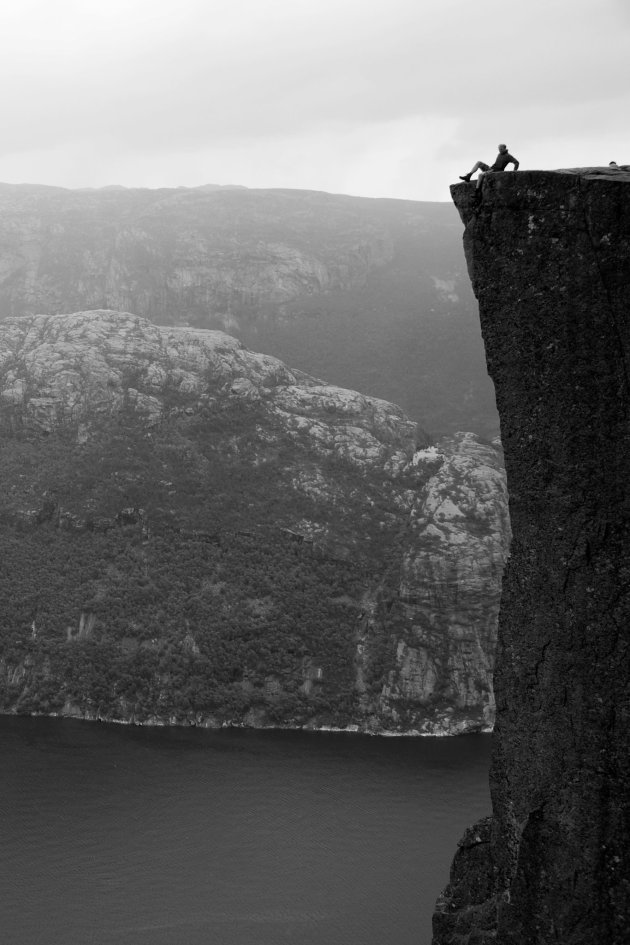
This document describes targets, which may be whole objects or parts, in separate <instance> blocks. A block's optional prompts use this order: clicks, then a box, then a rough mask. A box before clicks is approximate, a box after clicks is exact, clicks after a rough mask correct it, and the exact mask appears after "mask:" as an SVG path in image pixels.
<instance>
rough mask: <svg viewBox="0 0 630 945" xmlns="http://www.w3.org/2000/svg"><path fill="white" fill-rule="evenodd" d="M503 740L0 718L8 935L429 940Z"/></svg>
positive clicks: (0, 910)
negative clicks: (492, 754) (437, 905)
mask: <svg viewBox="0 0 630 945" xmlns="http://www.w3.org/2000/svg"><path fill="white" fill-rule="evenodd" d="M489 744H490V739H489V736H483V735H479V736H463V737H457V738H439V739H437V738H413V739H411V738H371V737H368V736H357V735H336V734H335V735H333V734H306V733H292V732H250V731H241V730H237V731H220V732H207V731H196V730H190V729H148V728H132V727H126V726H115V725H103V724H98V723H85V722H76V721H72V720H58V719H28V718H10V717H0V752H1V757H2V766H1V768H0V832H1V834H0V835H1V837H2V859H1V864H2V865H1V867H0V870H1V871H2V875H1V876H0V884H1V885H0V890H1V892H0V895H1V897H2V898H1V902H0V929H1V930H2V932H1V939H2V941H4V942H6V943H7V945H282V943H295V945H429V943H430V940H431V912H432V909H433V904H434V901H435V898H436V896H437V894H438V893H439V891H440V889H441V888H442V887H443V886H444V885H445V883H446V882H447V879H448V869H449V865H450V861H451V859H452V856H453V853H454V850H455V846H456V842H457V840H458V839H459V837H460V836H461V834H462V832H463V830H464V828H465V826H466V825H467V824H469V823H470V822H472V821H473V820H475V819H476V818H477V817H480V816H483V815H484V814H486V813H487V812H488V810H489V798H488V788H487V768H488V761H489Z"/></svg>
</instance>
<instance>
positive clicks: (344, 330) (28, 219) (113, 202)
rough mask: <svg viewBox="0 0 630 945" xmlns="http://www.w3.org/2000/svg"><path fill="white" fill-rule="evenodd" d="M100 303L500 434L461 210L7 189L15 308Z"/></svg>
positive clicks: (216, 195)
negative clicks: (212, 332)
mask: <svg viewBox="0 0 630 945" xmlns="http://www.w3.org/2000/svg"><path fill="white" fill-rule="evenodd" d="M96 309H108V310H118V311H130V312H134V313H136V314H137V315H140V316H142V317H144V318H146V319H148V320H150V321H152V322H154V323H155V324H163V325H164V324H167V325H178V326H189V327H197V328H209V329H219V330H222V331H227V332H229V333H230V334H231V335H235V336H237V337H238V338H239V339H240V340H241V341H243V342H244V343H245V344H246V345H247V346H248V347H250V348H252V349H254V350H257V351H266V352H267V353H269V354H273V355H275V356H276V357H279V358H281V359H282V360H283V361H285V362H286V363H288V364H291V365H292V366H293V367H297V368H299V369H301V370H303V371H306V372H308V373H310V374H315V375H316V376H318V377H324V378H326V380H328V381H329V382H330V383H333V384H337V385H339V386H342V387H346V388H353V389H356V390H361V391H364V392H366V393H371V394H373V395H375V396H377V397H380V398H384V399H386V400H389V401H393V402H395V403H399V404H401V406H402V407H403V409H404V410H405V412H406V413H407V414H409V415H410V416H411V417H413V419H415V420H417V421H419V422H422V424H423V426H425V427H427V428H428V429H430V430H432V431H434V432H435V433H436V434H437V433H446V432H454V431H456V430H460V429H463V430H474V431H475V432H477V433H479V434H481V435H483V436H489V437H493V436H495V435H496V432H497V429H498V424H497V417H496V410H495V406H494V397H493V393H492V387H491V384H490V383H489V381H488V378H487V375H486V372H485V367H484V361H483V348H482V345H481V340H480V337H479V321H478V315H477V308H476V305H475V302H474V298H473V296H472V293H471V291H470V286H469V284H468V279H467V277H466V273H465V266H464V260H463V257H462V253H461V247H460V245H459V221H458V220H457V214H456V213H455V211H454V209H453V207H452V206H450V205H449V204H428V203H417V202H414V201H402V200H368V199H365V198H360V197H350V196H344V195H340V194H326V193H317V192H314V191H291V190H248V189H246V188H228V189H216V188H215V189H209V188H204V187H200V188H194V189H189V188H177V189H175V190H165V189H163V190H127V189H125V188H116V189H111V188H105V189H103V190H83V191H70V190H64V189H62V188H56V187H34V186H26V185H24V186H13V185H8V184H0V318H5V317H10V316H14V315H27V314H36V313H38V312H46V313H48V314H59V313H65V312H74V311H82V310H96Z"/></svg>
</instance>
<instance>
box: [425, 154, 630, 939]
mask: <svg viewBox="0 0 630 945" xmlns="http://www.w3.org/2000/svg"><path fill="white" fill-rule="evenodd" d="M452 194H453V198H454V201H455V204H456V205H457V208H458V210H459V212H460V215H461V217H462V220H463V222H464V224H465V227H466V230H465V236H464V245H465V250H466V256H467V261H468V267H469V272H470V275H471V279H472V283H473V289H474V291H475V294H476V296H477V298H478V300H479V304H480V310H481V322H482V332H483V336H484V343H485V347H486V356H487V362H488V369H489V373H490V375H491V377H492V378H493V380H494V383H495V388H496V395H497V406H498V409H499V414H500V418H501V432H502V441H503V447H504V451H505V461H506V468H507V477H508V491H509V495H510V517H511V522H512V529H513V540H512V546H511V554H510V558H509V560H508V564H507V566H506V570H505V573H504V578H503V596H502V601H501V611H500V617H499V644H498V652H497V662H496V668H495V677H494V678H495V696H496V703H497V720H496V728H495V743H494V753H493V763H492V771H491V792H492V806H493V815H492V818H491V819H490V820H489V821H485V822H482V823H480V824H477V825H475V827H474V828H471V830H469V831H468V832H467V833H466V835H465V836H464V838H463V839H462V841H461V842H460V845H459V849H458V852H457V854H456V857H455V861H454V864H453V869H452V873H451V883H450V885H449V886H448V887H447V889H446V891H445V893H444V894H443V896H442V897H441V898H440V900H439V901H438V904H437V910H436V914H435V916H434V943H435V945H446V943H453V945H454V943H458V945H464V943H470V945H472V943H473V942H474V943H476V945H482V943H489V942H495V943H501V945H510V943H514V945H516V943H518V945H529V943H531V945H534V943H536V945H538V943H548V942H549V943H551V942H554V943H563V945H569V943H570V945H578V943H579V945H587V943H588V945H591V943H592V945H596V943H597V945H603V943H606V945H621V943H622V942H627V941H628V940H629V935H630V817H629V805H628V784H629V783H630V751H629V749H630V726H629V722H630V687H629V675H630V662H629V659H628V657H629V653H628V644H629V624H630V621H629V613H630V495H629V493H628V483H629V481H630V430H629V424H628V412H629V409H630V391H629V380H628V378H629V372H630V173H628V169H624V170H623V171H617V172H615V173H613V172H612V171H611V172H609V171H608V169H595V168H585V169H577V170H573V171H562V172H542V171H532V172H524V173H518V174H495V175H492V176H491V177H489V178H487V180H486V182H485V183H484V187H483V191H482V192H479V193H478V192H477V191H476V190H475V188H474V187H473V186H472V185H466V184H464V185H456V186H454V187H453V188H452Z"/></svg>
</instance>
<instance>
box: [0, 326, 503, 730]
mask: <svg viewBox="0 0 630 945" xmlns="http://www.w3.org/2000/svg"><path fill="white" fill-rule="evenodd" d="M0 435H1V439H2V444H1V445H2V449H1V450H0V480H1V482H2V486H3V488H2V492H1V495H0V516H1V521H2V531H1V534H0V543H1V545H2V560H3V563H4V564H3V581H2V585H1V590H0V593H1V594H2V601H1V605H0V613H1V614H2V616H1V618H0V620H1V624H0V700H1V702H2V706H3V708H4V710H5V711H22V712H63V713H71V714H79V715H86V716H88V717H102V718H118V719H130V720H135V721H144V720H152V721H163V722H173V721H175V722H193V723H195V724H221V723H223V722H232V723H234V722H243V723H246V724H284V725H287V724H290V725H331V724H335V725H343V726H347V725H355V726H358V727H359V728H361V729H365V730H403V731H405V730H410V729H416V730H422V731H432V730H438V731H456V730H459V729H460V728H464V729H465V728H475V727H479V726H480V725H486V724H488V722H489V720H490V718H491V712H492V698H491V692H490V675H489V674H490V663H491V659H492V650H493V643H494V633H495V623H496V610H497V606H498V594H499V580H500V573H501V568H502V563H503V558H504V554H505V547H506V543H507V537H508V524H507V520H506V514H505V493H504V482H503V474H502V469H501V464H500V457H499V455H498V453H497V450H496V449H495V448H494V447H493V446H492V445H490V444H484V443H483V442H481V441H479V439H478V438H476V437H474V436H471V435H460V436H458V437H455V438H447V439H444V440H443V441H440V442H438V443H437V444H435V445H430V444H429V443H428V441H427V440H426V438H425V436H424V435H423V434H421V433H419V432H418V430H417V428H416V425H415V424H413V423H412V422H411V421H409V420H408V419H407V418H406V417H405V416H404V414H402V412H401V411H400V409H399V408H397V407H394V406H392V405H391V404H388V403H386V402H384V401H380V400H375V399H373V398H368V397H365V396H363V395H361V394H358V393H356V392H354V391H348V390H344V389H341V388H336V387H331V386H330V385H325V384H323V383H322V382H321V381H318V380H316V379H315V378H312V377H310V376H308V375H304V374H301V373H300V372H295V371H291V370H290V369H288V368H287V367H285V365H283V364H282V363H281V362H279V361H277V360H276V359H274V358H271V357H268V356H265V355H260V354H255V353H253V352H250V351H248V350H247V349H245V348H244V347H243V346H242V345H241V344H240V343H239V342H238V341H237V340H236V339H234V338H231V337H229V336H228V335H225V334H223V333H222V332H211V331H200V330H191V329H182V328H158V327H156V326H154V325H152V324H151V323H149V322H147V321H145V320H143V319H140V318H138V317H136V316H132V315H128V314H124V313H118V312H84V313H78V314H75V315H59V316H33V317H24V318H13V319H8V320H7V321H6V322H5V323H4V324H3V325H2V326H0ZM454 602H456V606H454Z"/></svg>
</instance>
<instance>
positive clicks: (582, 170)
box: [450, 164, 630, 225]
mask: <svg viewBox="0 0 630 945" xmlns="http://www.w3.org/2000/svg"><path fill="white" fill-rule="evenodd" d="M628 183H630V164H622V165H618V166H617V167H610V166H608V165H606V166H605V167H569V168H559V169H557V170H544V171H543V170H535V169H534V170H522V171H520V170H519V171H517V172H515V171H507V172H505V173H503V174H488V175H487V176H486V177H485V178H484V179H483V185H482V187H477V181H476V180H474V181H470V183H466V182H463V183H461V184H451V188H450V190H451V197H452V198H453V203H454V204H455V206H456V207H457V210H458V212H459V215H460V217H461V219H462V222H463V223H464V224H465V225H468V223H469V221H470V219H471V217H472V216H474V215H475V214H476V212H477V211H478V209H479V207H480V206H481V205H482V204H483V203H484V201H485V199H486V195H489V194H492V200H493V202H494V201H498V202H500V203H502V204H504V205H505V206H510V207H516V206H517V205H518V206H519V207H521V208H522V207H524V206H526V205H530V204H539V205H540V204H543V203H544V204H546V205H548V206H549V208H550V209H551V208H553V207H556V208H558V209H561V208H562V207H563V206H564V204H565V202H566V200H567V199H569V200H570V199H571V198H570V195H571V194H574V195H575V193H576V192H577V191H578V190H579V189H580V188H588V187H611V186H612V187H617V186H618V185H620V184H628Z"/></svg>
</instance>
